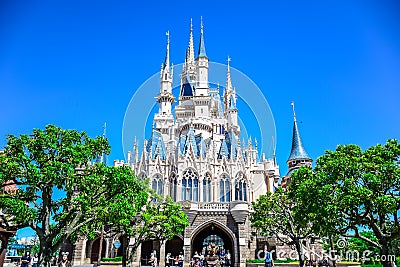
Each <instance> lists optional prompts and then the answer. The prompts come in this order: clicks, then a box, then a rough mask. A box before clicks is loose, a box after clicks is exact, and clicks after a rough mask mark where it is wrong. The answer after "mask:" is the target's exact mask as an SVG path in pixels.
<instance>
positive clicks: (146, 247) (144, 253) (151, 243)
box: [140, 240, 160, 266]
mask: <svg viewBox="0 0 400 267" xmlns="http://www.w3.org/2000/svg"><path fill="white" fill-rule="evenodd" d="M153 251H156V256H157V259H158V262H159V261H160V241H158V240H148V241H144V242H143V243H142V245H141V254H140V264H141V266H149V265H151V264H149V260H150V254H151V253H152V252H153Z"/></svg>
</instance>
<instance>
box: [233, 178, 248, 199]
mask: <svg viewBox="0 0 400 267" xmlns="http://www.w3.org/2000/svg"><path fill="white" fill-rule="evenodd" d="M235 200H242V201H247V183H246V179H245V177H244V175H243V173H239V174H238V175H237V176H236V183H235Z"/></svg>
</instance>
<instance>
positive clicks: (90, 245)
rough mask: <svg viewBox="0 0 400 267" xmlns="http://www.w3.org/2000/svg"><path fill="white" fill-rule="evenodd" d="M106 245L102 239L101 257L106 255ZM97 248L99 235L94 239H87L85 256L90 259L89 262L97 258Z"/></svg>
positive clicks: (95, 260) (98, 246)
mask: <svg viewBox="0 0 400 267" xmlns="http://www.w3.org/2000/svg"><path fill="white" fill-rule="evenodd" d="M106 246H107V243H106V241H105V240H104V239H103V245H102V247H103V249H102V252H101V258H104V257H105V256H106V249H105V248H106ZM99 248H100V237H97V238H96V239H94V240H92V241H89V242H87V243H86V258H89V259H90V262H91V263H93V262H97V261H98V258H99Z"/></svg>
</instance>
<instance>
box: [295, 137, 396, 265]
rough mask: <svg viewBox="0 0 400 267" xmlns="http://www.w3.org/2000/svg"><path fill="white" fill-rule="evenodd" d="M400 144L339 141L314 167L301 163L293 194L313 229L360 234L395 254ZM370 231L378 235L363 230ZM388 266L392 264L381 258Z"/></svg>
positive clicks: (387, 255) (383, 252)
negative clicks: (364, 144)
mask: <svg viewBox="0 0 400 267" xmlns="http://www.w3.org/2000/svg"><path fill="white" fill-rule="evenodd" d="M399 157H400V144H399V143H398V141H396V140H388V141H387V142H386V144H385V145H376V146H373V147H370V148H369V149H367V150H366V151H362V149H361V148H360V147H359V146H356V145H345V146H343V145H341V146H338V147H337V149H336V151H326V152H325V154H324V155H323V156H321V157H319V158H318V160H317V162H316V166H315V168H314V169H313V170H312V169H310V168H300V169H299V170H298V171H296V172H295V173H293V175H292V183H291V185H290V192H292V193H291V194H292V196H291V197H292V199H294V201H296V202H297V203H298V204H299V205H298V206H297V208H298V209H299V211H300V210H302V211H303V213H304V216H303V218H306V220H311V221H313V222H314V223H313V224H312V227H313V230H314V232H315V233H318V234H321V235H335V234H339V235H343V236H347V237H356V238H359V239H362V240H364V241H366V242H368V243H370V244H372V245H373V246H375V247H376V248H378V249H379V250H380V253H381V255H382V257H384V258H385V259H391V257H390V255H392V254H393V247H392V244H394V243H396V241H397V240H398V239H399V238H400V227H399V226H400V225H399V207H400V187H399V185H400V165H399ZM359 229H366V230H368V231H372V232H373V234H374V236H375V238H376V239H373V238H371V237H369V236H366V235H361V234H360V231H359ZM382 264H383V265H384V266H391V265H392V266H394V262H393V261H391V260H382Z"/></svg>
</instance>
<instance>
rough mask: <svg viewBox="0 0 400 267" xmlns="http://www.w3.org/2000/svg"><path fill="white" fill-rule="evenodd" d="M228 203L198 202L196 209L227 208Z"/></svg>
mask: <svg viewBox="0 0 400 267" xmlns="http://www.w3.org/2000/svg"><path fill="white" fill-rule="evenodd" d="M229 206H230V205H229V203H223V202H213V203H198V210H226V211H228V210H229Z"/></svg>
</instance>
